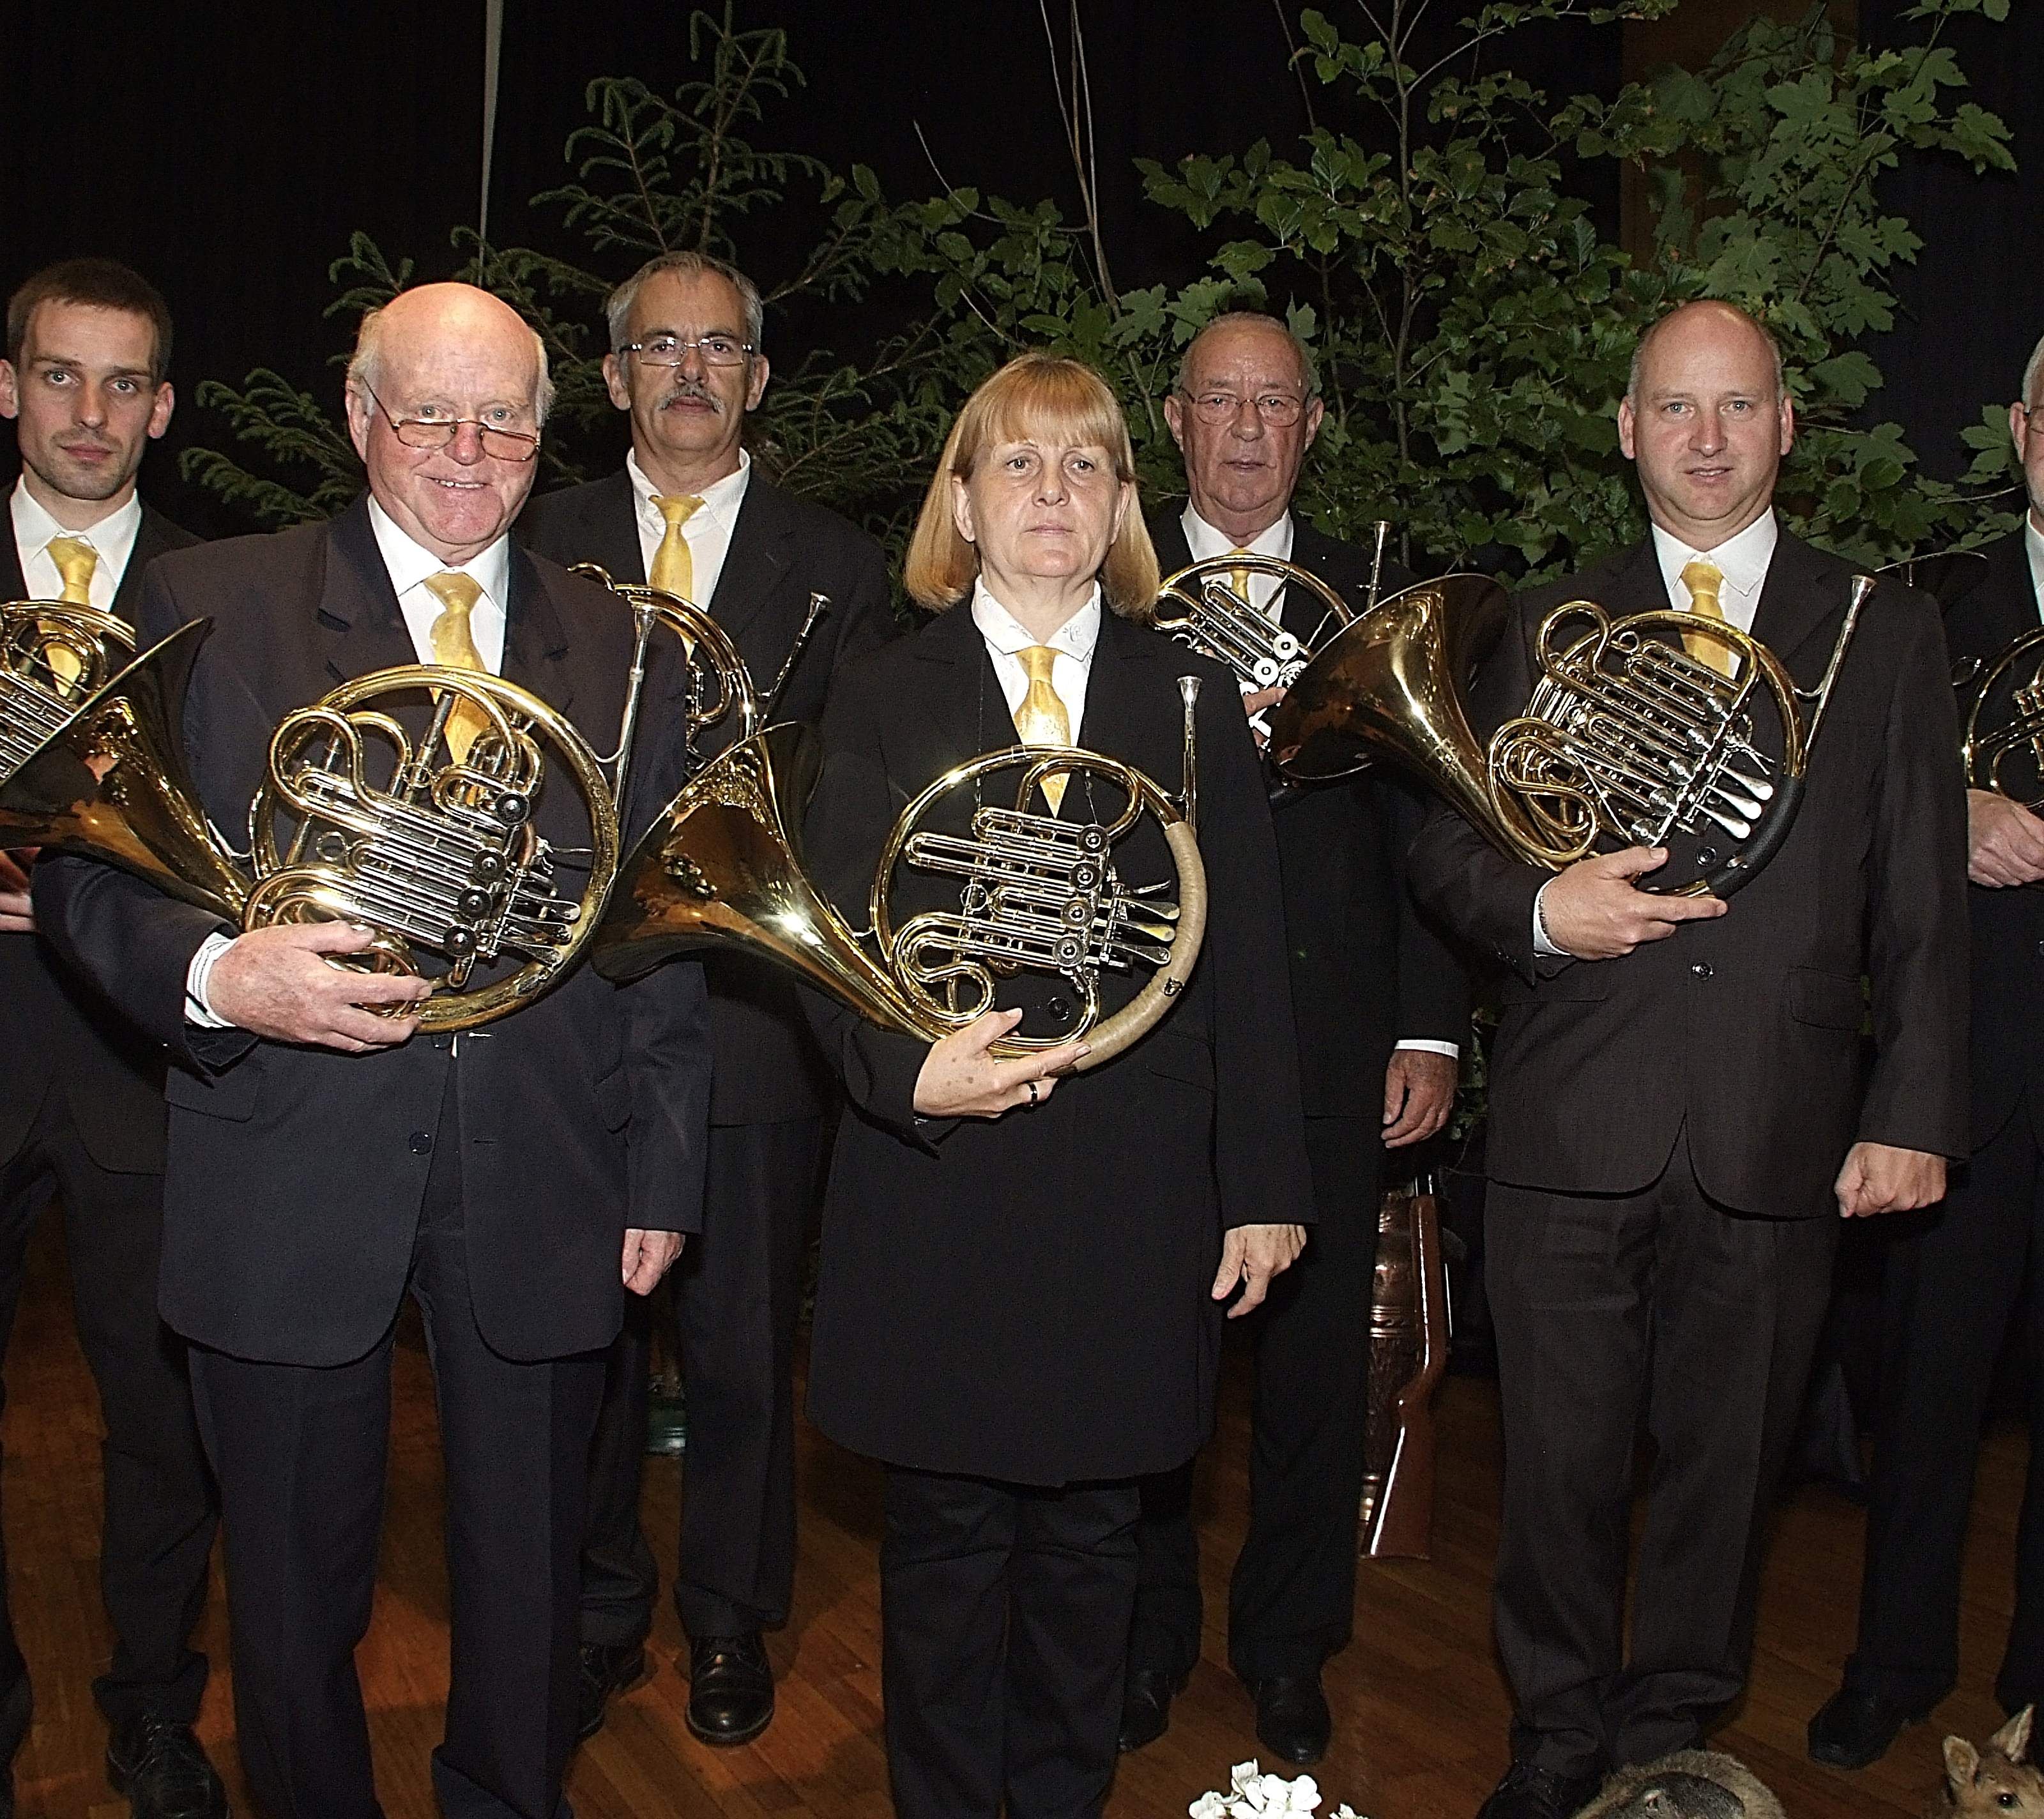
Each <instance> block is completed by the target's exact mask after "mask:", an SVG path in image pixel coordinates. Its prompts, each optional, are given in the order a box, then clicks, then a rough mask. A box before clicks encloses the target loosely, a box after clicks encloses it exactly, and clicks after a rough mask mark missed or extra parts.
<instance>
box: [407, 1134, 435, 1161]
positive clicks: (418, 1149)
mask: <svg viewBox="0 0 2044 1819" xmlns="http://www.w3.org/2000/svg"><path fill="white" fill-rule="evenodd" d="M432 1147H433V1134H432V1132H431V1131H430V1130H415V1131H413V1133H412V1153H413V1155H414V1156H426V1155H430V1154H431V1153H432Z"/></svg>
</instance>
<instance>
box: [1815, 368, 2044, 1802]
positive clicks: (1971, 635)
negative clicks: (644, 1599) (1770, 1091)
mask: <svg viewBox="0 0 2044 1819" xmlns="http://www.w3.org/2000/svg"><path fill="white" fill-rule="evenodd" d="M2008 427H2009V432H2010V434H2011V436H2013V437H2014V438H2015V447H2016V452H2017V454H2018V455H2019V456H2020V457H2021V458H2022V461H2023V474H2024V476H2025V478H2026V479H2027V482H2028V488H2029V502H2030V510H2029V514H2028V516H2027V517H2026V519H2025V520H2024V522H2023V528H2022V529H2021V530H2019V531H2018V532H2015V534H2014V535H2011V536H2008V537H2004V538H2003V539H2001V540H2000V542H1999V543H1994V544H1992V545H1990V546H1989V547H1988V550H1987V551H1986V552H1985V555H1986V560H1985V561H1984V562H1981V563H1978V564H1976V565H1973V566H1974V567H1976V568H1977V569H1978V570H1979V571H1980V572H1979V574H1977V576H1973V575H1969V576H1967V577H1966V578H1965V591H1964V592H1963V593H1958V594H1957V597H1953V598H1951V599H1950V604H1949V605H1948V607H1947V608H1946V614H1945V639H1946V643H1947V645H1948V646H1949V647H1950V650H1951V655H1952V661H1953V662H1954V666H1956V667H1955V669H1954V674H1955V675H1957V676H1959V677H1965V676H1966V675H1967V674H1968V673H1969V671H1971V670H1973V669H1974V668H1975V667H1976V666H1981V665H1984V664H1986V663H1988V662H1992V660H1993V659H1994V658H1996V656H1998V655H1999V654H2000V653H2001V651H2002V650H2004V649H2005V648H2006V647H2008V645H2010V644H2011V643H2013V642H2014V641H2015V639H2017V638H2019V637H2020V636H2021V635H2023V634H2024V633H2026V632H2027V633H2034V632H2035V631H2036V630H2037V628H2038V624H2039V600H2040V588H2044V343H2039V344H2038V349H2037V351H2036V352H2035V353H2034V354H2032V355H2031V358H2030V363H2029V366H2028V368H2027V370H2025V372H2024V374H2023V396H2022V400H2021V401H2020V402H2019V403H2016V404H2014V405H2010V406H2009V413H2008ZM2037 662H2038V659H2037V658H2036V656H2035V655H2034V654H2032V655H2031V656H2030V657H2028V658H2026V659H2024V660H2023V664H2022V666H2021V668H2020V670H2019V671H2018V672H2017V673H2018V674H2019V675H2020V676H2021V677H2024V678H2026V679H2027V677H2028V676H2029V674H2030V673H2031V672H2032V671H2033V670H2035V668H2036V667H2037ZM1970 693H1971V691H1970V690H1969V689H1965V688H1964V687H1963V686H1962V688H1961V698H1962V699H1966V698H1967V697H1969V695H1970ZM2008 707H2009V704H2008V693H2007V690H2006V689H1999V690H1997V691H1996V700H1995V701H1994V702H1991V703H1990V704H1989V710H1988V717H1987V720H1985V721H1984V727H1985V728H1987V729H1992V727H1995V726H1997V725H2000V724H2002V723H2005V720H2006V717H2007V714H2008ZM2015 755H2016V756H2017V757H2018V758H2020V756H2021V754H2020V753H2018V754H2015ZM2011 783H2012V785H2014V787H2016V788H2018V789H2022V788H2024V787H2025V781H2024V780H2023V778H2022V777H2019V776H2015V777H2011ZM1966 804H1967V820H1968V847H1969V863H1968V866H1967V876H1968V877H1969V879H1970V880H1971V881H1972V884H1973V888H1972V889H1971V890H1969V891H1968V892H1966V900H1967V908H1968V909H1969V911H1970V912H1971V919H1972V925H1973V1037H1972V1060H1973V1066H1972V1073H1973V1118H1972V1129H1971V1132H1970V1134H1969V1140H1968V1146H1967V1147H1968V1150H1969V1154H1968V1156H1967V1159H1966V1161H1965V1164H1964V1165H1963V1166H1962V1167H1961V1168H1960V1169H1959V1170H1958V1172H1957V1174H1956V1175H1955V1176H1954V1178H1953V1181H1952V1187H1951V1192H1950V1193H1949V1194H1947V1195H1946V1197H1945V1199H1944V1201H1943V1203H1942V1204H1941V1205H1939V1206H1938V1207H1934V1208H1932V1209H1931V1210H1930V1211H1927V1212H1926V1213H1924V1214H1923V1215H1921V1216H1920V1217H1918V1218H1911V1219H1910V1220H1909V1221H1908V1223H1907V1226H1906V1228H1905V1229H1904V1230H1901V1231H1898V1232H1897V1233H1896V1234H1895V1241H1894V1242H1893V1243H1892V1244H1891V1245H1888V1249H1887V1254H1886V1257H1885V1262H1884V1270H1883V1275H1882V1279H1881V1412H1880V1416H1879V1424H1878V1427H1877V1439H1876V1443H1875V1448H1874V1457H1873V1477H1872V1480H1871V1483H1869V1487H1868V1505H1867V1527H1866V1568H1865V1578H1864V1580H1863V1582H1862V1584H1861V1591H1860V1617H1859V1644H1858V1648H1856V1649H1855V1650H1854V1652H1853V1656H1852V1658H1851V1660H1849V1661H1847V1662H1846V1669H1845V1681H1844V1684H1843V1685H1842V1687H1840V1688H1839V1690H1838V1691H1837V1692H1836V1693H1835V1694H1833V1695H1832V1696H1831V1698H1830V1700H1829V1701H1827V1702H1826V1704H1825V1705H1824V1706H1823V1709H1822V1710H1819V1712H1818V1713H1817V1714H1816V1715H1815V1717H1812V1719H1811V1721H1810V1739H1809V1740H1810V1753H1811V1755H1812V1756H1815V1758H1816V1759H1817V1760H1818V1761H1819V1762H1827V1763H1833V1764H1835V1765H1836V1766H1838V1767H1842V1768H1864V1767H1866V1766H1867V1765H1868V1764H1869V1763H1872V1762H1874V1761H1877V1760H1879V1758H1880V1757H1881V1756H1883V1755H1885V1753H1886V1752H1887V1749H1888V1745H1889V1744H1891V1743H1892V1742H1893V1741H1894V1740H1895V1737H1896V1733H1898V1732H1899V1731H1900V1729H1902V1727H1903V1725H1905V1724H1907V1723H1908V1722H1909V1721H1911V1720H1912V1719H1916V1718H1921V1717H1927V1715H1928V1714H1929V1713H1930V1710H1931V1707H1932V1706H1934V1705H1936V1704H1937V1703H1938V1701H1939V1700H1940V1699H1942V1698H1944V1696H1945V1695H1946V1694H1947V1693H1949V1692H1950V1690H1952V1687H1953V1686H1954V1683H1956V1681H1957V1679H1958V1665H1959V1556H1960V1552H1961V1545H1962V1544H1963V1542H1964V1540H1965V1529H1966V1518H1967V1515H1968V1513H1969V1510H1971V1508H1972V1504H1973V1468H1974V1465H1975V1463H1976V1461H1977V1458H1978V1456H1979V1452H1980V1433H1981V1421H1982V1419H1983V1418H1984V1414H1985V1412H1986V1405H1987V1398H1988V1391H1989V1388H1990V1387H1991V1385H1992V1379H1993V1376H1994V1366H1995V1361H1996V1358H1997V1357H1999V1356H2000V1352H2001V1347H2002V1342H2003V1341H2004V1338H2005V1337H2006V1336H2007V1334H2008V1323H2009V1320H2010V1318H2011V1314H2014V1313H2015V1311H2016V1310H2017V1309H2018V1307H2021V1306H2023V1305H2024V1303H2023V1292H2024V1285H2025V1283H2026V1280H2027V1283H2028V1284H2029V1299H2028V1302H2027V1314H2028V1319H2029V1323H2030V1333H2031V1341H2030V1343H2031V1353H2032V1355H2033V1356H2034V1355H2035V1347H2036V1344H2037V1340H2038V1335H2040V1334H2044V1314H2040V1306H2044V1302H2040V1296H2044V1276H2040V1275H2039V1273H2038V1270H2037V1267H2036V1239H2037V1234H2038V1233H2039V1232H2040V1231H2044V1223H2040V1222H2044V1169H2041V1168H2040V1160H2044V1158H2040V1148H2044V1070H2040V1069H2039V1067H2038V1061H2039V1058H2040V1055H2039V1050H2038V1041H2037V1031H2038V1029H2039V1028H2040V1027H2044V972H2040V969H2039V968H2038V954H2039V953H2040V951H2044V890H2039V889H2038V888H2037V886H2038V884H2039V882H2040V881H2044V821H2039V820H2038V818H2037V816H2036V815H2034V814H2032V813H2031V812H2030V811H2029V810H2028V809H2027V808H2023V806H2022V805H2021V804H2019V802H2016V801H2014V800H2011V799H2010V798H2009V797H2008V796H2002V795H1999V794H1995V793H1991V792H1988V791H1986V790H1981V789H1969V790H1968V791H1967V792H1966ZM2031 1460H2032V1462H2033V1463H2032V1464H2031V1476H2030V1479H2029V1483H2028V1485H2027V1488H2026V1490H2025V1492H2024V1496H2023V1515H2022V1519H2021V1521H2020V1522H2019V1524H2018V1525H2017V1529H2016V1537H2017V1560H2016V1571H2015V1614H2014V1616H2013V1618H2012V1619H2011V1621H2010V1624H2009V1631H2008V1648H2007V1649H2006V1651H2005V1652H2004V1654H2003V1656H2002V1662H2001V1671H2000V1675H1998V1676H1997V1677H1996V1681H1995V1696H1996V1698H1998V1699H1999V1700H2000V1702H2001V1703H2002V1705H2003V1706H2004V1707H2005V1708H2006V1709H2007V1710H2008V1711H2009V1712H2011V1713H2015V1712H2019V1711H2020V1710H2022V1709H2023V1707H2024V1706H2027V1705H2030V1704H2031V1703H2033V1702H2036V1701H2038V1700H2039V1699H2044V1397H2039V1396H2037V1395H2032V1396H2031Z"/></svg>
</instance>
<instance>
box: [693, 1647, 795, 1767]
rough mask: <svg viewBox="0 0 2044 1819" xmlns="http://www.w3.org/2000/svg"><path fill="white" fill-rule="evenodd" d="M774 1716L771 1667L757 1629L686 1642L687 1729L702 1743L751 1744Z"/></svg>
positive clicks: (772, 1671)
mask: <svg viewBox="0 0 2044 1819" xmlns="http://www.w3.org/2000/svg"><path fill="white" fill-rule="evenodd" d="M773 1721H774V1670H773V1668H772V1667H771V1666H770V1665H769V1664H768V1662H767V1650H766V1648H765V1646H764V1645H763V1644H762V1643H761V1641H760V1640H759V1631H758V1630H756V1629H755V1630H753V1631H752V1632H751V1633H750V1634H748V1635H744V1636H698V1637H696V1638H695V1639H694V1641H692V1642H690V1644H689V1731H690V1735H692V1736H694V1737H696V1738H697V1740H699V1741H701V1742H703V1743H713V1744H720V1745H724V1744H740V1743H750V1742H751V1740H753V1739H754V1738H755V1737H756V1736H759V1733H761V1732H762V1731H763V1730H764V1729H766V1728H767V1726H768V1725H770V1724H771V1723H772V1722H773Z"/></svg>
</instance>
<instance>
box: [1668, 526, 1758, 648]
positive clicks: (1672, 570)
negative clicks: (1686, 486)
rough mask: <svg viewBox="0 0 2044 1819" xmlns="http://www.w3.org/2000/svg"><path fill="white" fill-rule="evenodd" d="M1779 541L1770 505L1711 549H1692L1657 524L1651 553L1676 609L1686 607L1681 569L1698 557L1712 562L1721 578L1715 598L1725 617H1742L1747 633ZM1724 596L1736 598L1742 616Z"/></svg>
mask: <svg viewBox="0 0 2044 1819" xmlns="http://www.w3.org/2000/svg"><path fill="white" fill-rule="evenodd" d="M1780 541H1781V526H1780V525H1779V524H1777V523H1776V522H1775V520H1774V511H1773V507H1771V506H1770V507H1769V508H1768V509H1767V510H1766V511H1765V512H1762V513H1761V514H1760V516H1758V518H1756V519H1754V520H1753V522H1752V523H1751V524H1749V525H1747V526H1746V528H1745V529H1744V530H1742V531H1741V532H1739V535H1737V536H1735V537H1727V539H1725V540H1724V542H1723V543H1720V544H1719V545H1718V547H1716V548H1715V549H1714V550H1696V549H1692V548H1691V547H1689V545H1688V544H1687V543H1684V542H1683V541H1682V539H1681V538H1680V537H1678V536H1677V535H1675V534H1674V532H1672V531H1664V530H1663V529H1662V528H1661V527H1660V526H1659V525H1658V524H1656V525H1655V526H1654V554H1655V555H1657V556H1658V557H1659V558H1660V562H1661V574H1662V579H1663V580H1664V581H1666V583H1667V586H1668V597H1669V600H1671V601H1673V602H1674V604H1676V605H1677V606H1681V607H1686V606H1687V605H1688V604H1689V588H1688V587H1687V585H1685V584H1684V583H1683V581H1682V570H1684V569H1685V568H1686V567H1688V566H1689V564H1690V563H1691V562H1695V561H1696V559H1697V558H1699V557H1701V558H1704V560H1706V561H1708V562H1715V563H1716V564H1717V566H1718V568H1719V571H1720V572H1721V573H1722V574H1723V576H1724V589H1723V593H1721V594H1720V595H1719V604H1721V605H1723V607H1724V608H1725V616H1726V617H1727V619H1736V618H1739V617H1742V618H1743V620H1744V621H1745V624H1746V628H1747V629H1749V630H1750V628H1751V627H1752V624H1753V613H1754V608H1756V607H1757V606H1758V604H1759V599H1760V589H1761V585H1762V583H1763V582H1764V581H1765V580H1766V579H1767V565H1768V564H1769V562H1772V561H1773V559H1774V546H1775V545H1776V544H1777V543H1779V542H1780ZM1724 594H1734V595H1736V596H1737V597H1738V604H1739V606H1740V607H1741V608H1742V613H1738V614H1735V612H1733V611H1732V604H1731V602H1728V601H1726V600H1725V599H1724V597H1723V596H1724Z"/></svg>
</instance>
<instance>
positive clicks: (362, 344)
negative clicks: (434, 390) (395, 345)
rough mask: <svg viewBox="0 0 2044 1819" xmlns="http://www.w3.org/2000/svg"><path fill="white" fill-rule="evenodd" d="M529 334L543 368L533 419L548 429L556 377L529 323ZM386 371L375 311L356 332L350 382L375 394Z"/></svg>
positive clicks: (534, 392)
mask: <svg viewBox="0 0 2044 1819" xmlns="http://www.w3.org/2000/svg"><path fill="white" fill-rule="evenodd" d="M526 332H527V333H528V334H529V335H530V336H532V358H533V359H534V361H535V362H536V363H537V364H538V367H539V378H538V381H537V382H536V384H535V385H534V386H533V387H532V416H533V420H534V421H535V423H536V424H538V426H539V427H540V428H542V429H544V428H545V427H546V423H547V413H548V412H549V411H551V409H553V408H554V381H553V376H552V374H550V373H549V372H548V370H547V343H545V341H544V340H542V339H541V338H540V332H539V331H538V330H537V329H536V328H533V327H532V324H530V323H528V324H526ZM382 371H383V312H382V310H381V309H371V310H369V311H367V313H365V314H364V315H363V318H362V325H361V326H360V327H359V328H357V329H356V330H355V351H354V352H353V353H352V355H349V356H348V384H349V385H351V386H360V387H362V388H363V390H365V391H370V392H374V391H375V390H376V386H377V382H378V379H379V378H381V377H382Z"/></svg>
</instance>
